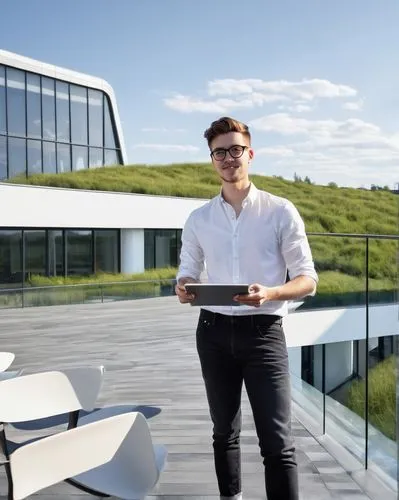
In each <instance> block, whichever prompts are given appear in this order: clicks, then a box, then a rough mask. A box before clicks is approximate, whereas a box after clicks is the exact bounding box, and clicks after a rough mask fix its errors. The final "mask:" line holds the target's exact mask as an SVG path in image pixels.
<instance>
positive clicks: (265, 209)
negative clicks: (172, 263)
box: [177, 184, 318, 316]
mask: <svg viewBox="0 0 399 500" xmlns="http://www.w3.org/2000/svg"><path fill="white" fill-rule="evenodd" d="M204 269H206V272H207V275H208V282H209V283H247V284H249V285H250V284H252V283H260V284H261V285H264V286H266V287H275V286H279V285H283V284H284V283H285V282H286V278H287V271H288V273H289V277H290V279H293V278H295V277H297V276H300V275H305V276H310V277H311V278H313V279H314V280H315V282H317V280H318V277H317V274H316V271H315V268H314V263H313V259H312V254H311V250H310V247H309V243H308V240H307V237H306V233H305V225H304V223H303V220H302V218H301V216H300V215H299V213H298V210H297V209H296V208H295V206H294V205H293V204H292V203H291V202H290V201H289V200H287V199H285V198H280V197H278V196H274V195H272V194H270V193H268V192H266V191H260V190H258V189H257V188H256V187H255V186H254V185H253V184H251V187H250V190H249V193H248V196H247V197H246V198H245V199H244V201H243V202H242V210H241V212H240V214H239V216H238V217H236V213H235V211H234V209H233V207H232V206H231V205H229V204H228V203H227V202H226V201H225V200H224V199H223V196H222V195H221V194H220V195H218V196H216V197H215V198H213V199H211V200H210V201H209V202H208V203H206V204H205V205H203V206H202V207H200V208H197V209H196V210H194V211H193V212H192V213H191V214H190V216H189V217H188V219H187V221H186V224H185V226H184V229H183V233H182V248H181V253H180V266H179V271H178V275H177V279H179V278H181V277H191V278H194V279H196V280H199V278H200V275H201V273H202V272H203V271H204ZM203 308H204V309H208V310H210V311H213V312H219V313H222V314H230V315H245V314H276V315H279V316H285V315H286V314H287V312H288V305H287V302H286V301H271V302H265V303H263V304H262V305H261V306H260V307H257V308H255V307H252V306H246V305H237V306H206V307H205V306H203Z"/></svg>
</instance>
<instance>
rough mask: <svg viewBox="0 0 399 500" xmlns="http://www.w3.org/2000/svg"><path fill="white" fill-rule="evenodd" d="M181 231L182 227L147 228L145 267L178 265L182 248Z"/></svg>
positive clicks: (145, 236) (145, 233) (145, 235)
mask: <svg viewBox="0 0 399 500" xmlns="http://www.w3.org/2000/svg"><path fill="white" fill-rule="evenodd" d="M181 233H182V230H181V229H145V230H144V266H145V268H146V269H154V268H161V267H168V266H171V267H177V266H178V264H179V256H180V249H181Z"/></svg>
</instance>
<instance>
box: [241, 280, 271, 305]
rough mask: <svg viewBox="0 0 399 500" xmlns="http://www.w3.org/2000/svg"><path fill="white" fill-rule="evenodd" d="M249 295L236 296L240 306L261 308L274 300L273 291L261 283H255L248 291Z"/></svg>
mask: <svg viewBox="0 0 399 500" xmlns="http://www.w3.org/2000/svg"><path fill="white" fill-rule="evenodd" d="M248 291H249V293H248V294H245V295H244V294H242V295H235V296H234V300H235V301H236V302H239V303H240V304H244V305H246V306H253V307H259V306H260V305H262V304H263V303H264V302H267V301H268V300H272V297H271V295H272V293H271V291H272V290H271V289H270V288H267V287H265V286H263V285H260V284H259V283H254V284H253V285H251V286H250V287H249V289H248Z"/></svg>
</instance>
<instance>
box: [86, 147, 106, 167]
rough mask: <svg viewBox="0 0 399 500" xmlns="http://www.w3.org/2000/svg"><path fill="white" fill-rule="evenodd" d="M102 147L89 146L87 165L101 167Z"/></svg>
mask: <svg viewBox="0 0 399 500" xmlns="http://www.w3.org/2000/svg"><path fill="white" fill-rule="evenodd" d="M103 151H104V150H103V149H102V148H90V149H89V167H90V168H93V167H102V166H103V164H104V163H103Z"/></svg>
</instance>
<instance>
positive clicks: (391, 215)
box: [9, 164, 399, 234]
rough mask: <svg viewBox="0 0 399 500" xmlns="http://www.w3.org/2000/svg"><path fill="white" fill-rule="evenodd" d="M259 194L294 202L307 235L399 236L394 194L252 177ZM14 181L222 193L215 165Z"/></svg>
mask: <svg viewBox="0 0 399 500" xmlns="http://www.w3.org/2000/svg"><path fill="white" fill-rule="evenodd" d="M251 177H252V180H253V182H254V183H255V184H256V186H257V187H259V188H260V189H265V190H267V191H269V192H271V193H273V194H276V195H278V196H284V197H286V198H289V199H290V200H291V201H293V202H294V203H295V204H296V205H297V207H298V209H299V210H300V212H301V214H302V216H303V218H304V219H305V222H306V227H307V230H308V231H314V232H345V233H376V234H396V232H397V223H398V201H399V198H398V196H397V195H394V194H392V193H390V192H389V191H382V190H381V191H367V190H362V189H353V188H336V187H327V186H317V185H312V184H307V183H305V182H294V181H288V180H285V179H282V178H277V177H266V176H262V175H253V176H251ZM9 182H15V183H18V184H22V183H23V184H35V185H41V186H56V187H65V188H74V189H93V190H100V191H119V192H129V193H144V194H155V195H166V196H181V197H191V198H211V197H212V196H215V195H216V194H217V193H218V192H219V189H220V183H219V179H218V177H217V175H216V174H215V172H214V171H213V168H212V166H211V165H210V164H181V165H166V166H142V165H131V166H125V167H103V168H97V169H92V170H80V171H79V172H70V173H65V174H56V175H50V174H44V175H32V176H30V177H29V178H28V179H26V178H25V177H23V178H14V179H12V180H10V181H9Z"/></svg>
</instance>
